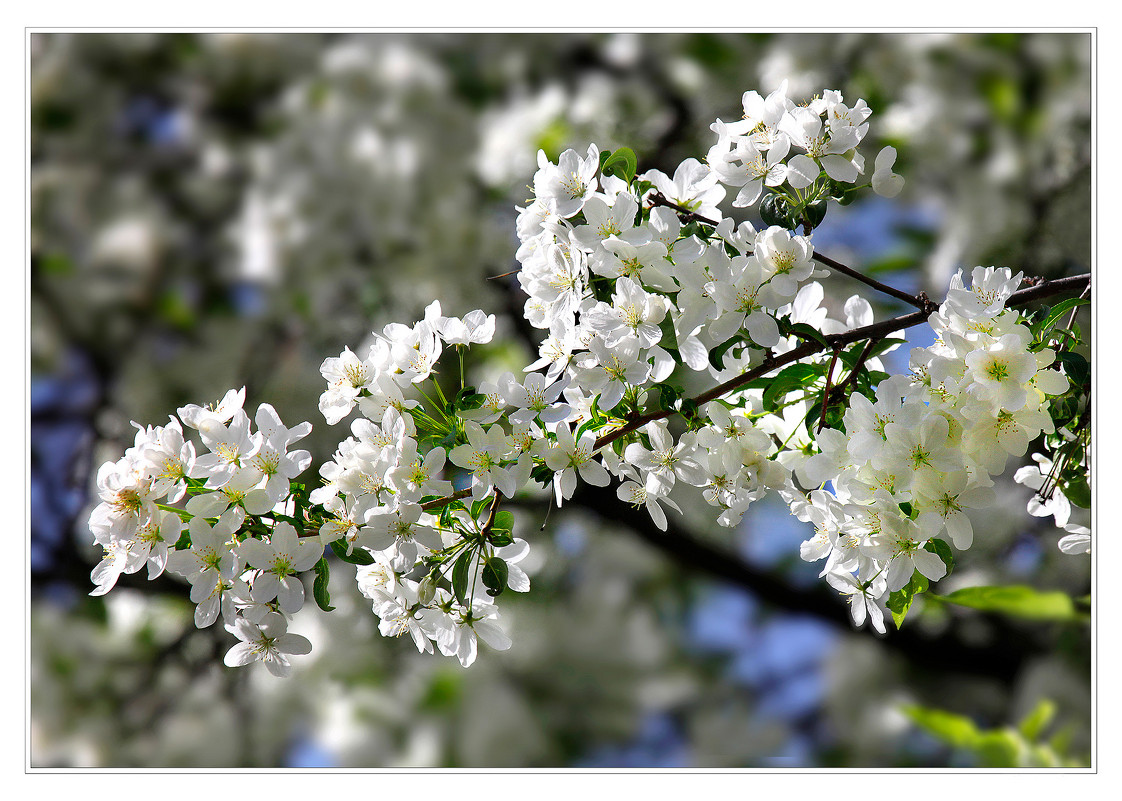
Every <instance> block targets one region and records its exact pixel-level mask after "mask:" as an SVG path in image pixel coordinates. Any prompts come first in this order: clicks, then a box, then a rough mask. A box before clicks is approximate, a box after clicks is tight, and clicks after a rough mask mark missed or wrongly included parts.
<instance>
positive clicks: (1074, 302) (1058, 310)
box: [1040, 298, 1091, 331]
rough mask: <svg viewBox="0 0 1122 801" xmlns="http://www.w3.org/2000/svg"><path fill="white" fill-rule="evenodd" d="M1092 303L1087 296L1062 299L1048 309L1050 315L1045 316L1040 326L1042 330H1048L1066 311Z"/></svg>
mask: <svg viewBox="0 0 1122 801" xmlns="http://www.w3.org/2000/svg"><path fill="white" fill-rule="evenodd" d="M1090 303H1091V301H1090V300H1088V299H1087V298H1067V299H1065V300H1061V301H1060V302H1059V303H1057V304H1056V305H1055V306H1053V307H1052V308H1051V309H1049V310H1048V316H1047V317H1045V318H1044V322H1043V324H1042V325H1041V326H1040V330H1041V331H1047V330H1048V329H1049V328H1051V327H1052V325H1053V324H1054V323H1055V322H1056V320H1058V319H1060V317H1062V316H1063V315H1064V312H1069V311H1071V310H1072V309H1074V308H1077V307H1079V306H1089V305H1090Z"/></svg>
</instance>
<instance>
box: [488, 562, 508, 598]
mask: <svg viewBox="0 0 1122 801" xmlns="http://www.w3.org/2000/svg"><path fill="white" fill-rule="evenodd" d="M508 575H509V572H508V569H507V565H506V562H505V561H504V560H503V559H502V558H500V557H498V556H489V557H488V558H487V560H486V561H485V562H484V563H483V574H482V576H481V578H482V579H483V586H485V587H486V588H487V594H488V595H490V596H491V597H492V598H494V597H496V596H499V595H502V593H503V590H505V589H506V580H507V576H508Z"/></svg>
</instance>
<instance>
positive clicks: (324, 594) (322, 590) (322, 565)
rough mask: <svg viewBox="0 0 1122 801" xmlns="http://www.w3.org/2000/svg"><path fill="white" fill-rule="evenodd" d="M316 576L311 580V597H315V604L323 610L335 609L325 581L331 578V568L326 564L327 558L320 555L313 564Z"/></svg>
mask: <svg viewBox="0 0 1122 801" xmlns="http://www.w3.org/2000/svg"><path fill="white" fill-rule="evenodd" d="M315 572H316V577H315V580H314V581H313V582H312V597H314V598H315V599H316V606H318V607H319V608H320V609H322V610H323V611H324V612H331V611H333V610H334V609H335V607H334V606H332V605H331V594H330V593H329V592H328V591H327V583H328V581H329V580H330V578H331V568H329V567H328V566H327V559H325V558H324V557H322V556H321V557H320V558H319V561H318V562H316V565H315Z"/></svg>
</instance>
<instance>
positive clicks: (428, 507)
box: [421, 489, 471, 512]
mask: <svg viewBox="0 0 1122 801" xmlns="http://www.w3.org/2000/svg"><path fill="white" fill-rule="evenodd" d="M469 495H471V490H470V489H462V490H456V491H455V492H453V493H452V494H451V495H447V496H445V497H443V498H437V499H436V500H434V501H426V502H425V503H422V504H421V509H423V510H424V511H426V512H430V511H432V510H433V509H443V508H444V507H445V506H447V505H448V504H450V503H452V501H458V500H460V499H461V498H466V497H467V496H469Z"/></svg>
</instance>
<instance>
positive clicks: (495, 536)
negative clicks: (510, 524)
mask: <svg viewBox="0 0 1122 801" xmlns="http://www.w3.org/2000/svg"><path fill="white" fill-rule="evenodd" d="M487 539H488V541H489V542H490V543H491V544H492V545H494V546H495V547H496V548H501V547H503V546H504V545H510V544H511V543H512V542H514V537H512V536H511V535H510V532H509V531H492V532H491V533H490V534H489V535H488V537H487Z"/></svg>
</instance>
